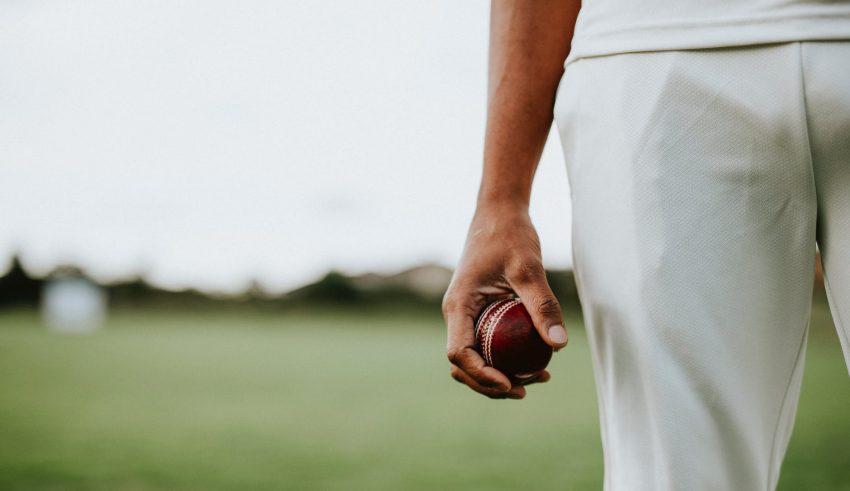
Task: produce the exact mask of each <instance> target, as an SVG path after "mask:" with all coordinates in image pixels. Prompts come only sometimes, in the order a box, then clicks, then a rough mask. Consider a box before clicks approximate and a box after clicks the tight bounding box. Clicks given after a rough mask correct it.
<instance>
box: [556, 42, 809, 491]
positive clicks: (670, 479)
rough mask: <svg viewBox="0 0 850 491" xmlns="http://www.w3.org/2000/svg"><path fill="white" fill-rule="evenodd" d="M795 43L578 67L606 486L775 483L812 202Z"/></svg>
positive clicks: (795, 375) (579, 264) (583, 217)
mask: <svg viewBox="0 0 850 491" xmlns="http://www.w3.org/2000/svg"><path fill="white" fill-rule="evenodd" d="M802 96H803V94H802V81H801V76H800V57H799V45H796V44H788V45H780V46H771V47H761V48H746V49H722V50H706V51H691V52H664V53H642V54H627V55H618V56H610V57H600V58H594V59H586V60H581V61H578V62H577V63H575V64H572V65H570V67H569V68H568V69H567V72H566V74H565V76H564V80H563V81H562V85H561V87H560V89H559V95H558V100H557V104H556V119H557V123H558V127H559V130H560V133H561V140H562V143H563V146H564V152H565V157H566V161H567V168H568V172H569V177H570V183H571V188H572V203H573V247H574V266H575V268H576V279H577V284H578V287H579V294H580V296H581V300H582V305H583V309H584V315H585V323H586V326H587V330H588V337H589V339H590V342H591V349H592V353H593V357H594V371H595V377H596V384H597V392H598V395H599V404H600V417H601V421H602V428H603V429H602V433H603V435H602V437H603V447H604V453H605V469H606V470H605V488H606V489H607V490H614V491H620V490H667V489H675V490H725V489H729V490H731V489H752V490H764V489H772V488H774V487H775V486H776V482H777V480H778V475H779V467H780V464H781V461H782V458H783V456H784V453H785V448H786V446H787V442H788V439H789V437H790V433H791V429H792V426H793V420H794V415H795V412H796V404H797V399H798V395H799V389H800V382H801V377H802V368H803V359H804V355H805V345H806V339H807V333H808V329H807V328H808V319H809V313H810V307H811V285H812V280H813V270H814V249H815V223H816V198H815V190H814V181H813V177H812V170H811V162H810V158H809V150H808V143H807V140H806V136H805V128H806V121H805V113H804V111H803V98H802Z"/></svg>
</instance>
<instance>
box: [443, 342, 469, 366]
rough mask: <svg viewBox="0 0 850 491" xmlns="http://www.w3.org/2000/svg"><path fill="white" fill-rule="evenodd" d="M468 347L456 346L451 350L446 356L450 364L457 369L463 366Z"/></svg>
mask: <svg viewBox="0 0 850 491" xmlns="http://www.w3.org/2000/svg"><path fill="white" fill-rule="evenodd" d="M465 350H466V347H464V346H456V347H454V348H449V350H448V351H447V352H446V356H447V357H448V359H449V362H450V363H451V364H452V365H455V366H456V367H458V366H460V365H462V364H463V361H464V351H465Z"/></svg>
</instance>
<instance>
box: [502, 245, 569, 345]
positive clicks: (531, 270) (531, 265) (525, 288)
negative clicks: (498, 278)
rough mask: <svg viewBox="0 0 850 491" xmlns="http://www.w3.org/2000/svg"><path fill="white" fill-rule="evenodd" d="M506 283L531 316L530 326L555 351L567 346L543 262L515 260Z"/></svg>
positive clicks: (560, 317)
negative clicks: (517, 262)
mask: <svg viewBox="0 0 850 491" xmlns="http://www.w3.org/2000/svg"><path fill="white" fill-rule="evenodd" d="M507 277H508V282H509V283H510V284H511V287H512V288H513V290H514V292H516V294H517V295H518V296H519V298H520V300H522V303H523V305H525V308H526V309H527V310H528V313H529V314H530V315H531V320H532V322H533V323H534V327H536V328H537V331H538V332H539V333H540V337H542V338H543V340H544V341H546V343H547V344H548V345H549V346H551V347H552V348H554V349H555V350H559V349H561V348H563V347H564V346H566V345H567V341H568V339H567V331H566V329H564V320H563V317H562V316H561V306H560V304H559V303H558V299H557V298H555V294H553V293H552V289H551V288H549V282H548V281H546V271H545V270H544V269H543V264H542V263H541V262H540V261H539V260H537V259H536V258H535V259H533V260H529V261H526V262H522V263H519V264H517V265H515V266H514V267H513V268H509V270H508V271H507Z"/></svg>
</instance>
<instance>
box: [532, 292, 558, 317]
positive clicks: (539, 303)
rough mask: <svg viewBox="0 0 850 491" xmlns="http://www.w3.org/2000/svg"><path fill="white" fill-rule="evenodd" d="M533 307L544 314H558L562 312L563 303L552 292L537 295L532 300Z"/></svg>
mask: <svg viewBox="0 0 850 491" xmlns="http://www.w3.org/2000/svg"><path fill="white" fill-rule="evenodd" d="M532 307H533V308H534V310H536V311H537V312H538V313H540V314H543V315H558V314H560V313H561V304H560V303H558V299H557V298H555V296H554V295H552V294H550V293H545V294H539V295H535V296H534V298H533V300H532Z"/></svg>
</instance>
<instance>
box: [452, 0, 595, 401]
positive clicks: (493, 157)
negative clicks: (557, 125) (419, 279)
mask: <svg viewBox="0 0 850 491" xmlns="http://www.w3.org/2000/svg"><path fill="white" fill-rule="evenodd" d="M580 7H581V0H534V1H528V0H494V1H493V2H492V7H491V17H490V60H489V63H490V68H489V86H488V106H487V107H488V111H487V129H486V134H485V139H484V173H483V176H482V178H481V187H480V189H479V192H478V202H477V207H476V211H475V215H474V217H473V219H472V223H471V225H470V227H469V233H468V235H467V238H466V245H465V246H464V251H463V255H462V256H461V259H460V262H459V264H458V267H457V270H456V271H455V274H454V277H453V278H452V281H451V284H450V285H449V289H448V291H447V292H446V295H445V297H444V299H443V316H444V317H445V320H446V325H447V328H448V344H447V353H448V358H449V361H450V362H451V375H452V377H453V378H454V379H455V380H457V381H458V382H460V383H463V384H465V385H467V386H468V387H469V388H471V389H472V390H474V391H476V392H479V393H481V394H483V395H485V396H487V397H490V398H493V399H522V398H523V397H525V395H526V389H525V386H526V385H529V384H533V383H543V382H546V381H548V380H549V378H550V375H549V372H547V371H546V370H542V371H540V372H538V373H536V374H534V375H533V376H532V377H530V378H528V379H526V380H524V381H523V382H522V384H513V385H512V384H511V381H510V380H509V379H508V377H507V376H506V375H505V374H503V373H501V372H499V371H498V370H496V369H495V368H492V367H488V366H486V365H485V363H484V360H483V359H482V358H481V356H480V355H479V354H478V353H477V352H476V351H475V349H474V341H475V340H474V322H475V319H476V317H477V316H478V315H479V314H480V312H481V311H482V310H483V309H484V307H485V306H487V305H488V304H489V303H490V302H493V301H495V300H498V299H501V298H511V297H513V296H514V295H516V296H519V298H520V299H521V300H522V302H523V304H524V305H525V306H526V308H527V309H528V311H529V313H530V314H531V318H532V321H533V322H534V326H535V327H536V328H537V330H538V332H539V333H540V336H541V337H542V338H543V340H544V341H546V343H547V344H549V345H550V346H552V347H553V348H554V349H555V350H560V349H561V348H563V347H564V346H566V345H567V334H566V331H565V330H564V322H563V319H562V316H561V308H560V306H559V305H558V300H557V299H556V298H555V296H554V295H553V294H552V290H551V288H550V287H549V284H548V283H547V281H546V275H545V271H544V269H543V263H542V259H541V253H540V241H539V239H538V236H537V232H536V231H535V229H534V226H533V225H532V223H531V219H530V218H529V216H528V205H529V200H530V197H531V185H532V181H533V179H534V173H535V171H536V169H537V164H538V162H539V161H540V156H541V154H542V153H543V146H544V145H545V143H546V138H547V137H548V135H549V129H550V128H551V126H552V119H553V106H554V103H555V93H556V90H557V87H558V83H559V82H560V80H561V75H563V72H564V68H563V64H564V60H565V59H566V57H567V54H568V53H569V47H570V42H571V40H572V36H573V29H574V27H575V21H576V16H577V15H578V11H579V8H580Z"/></svg>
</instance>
